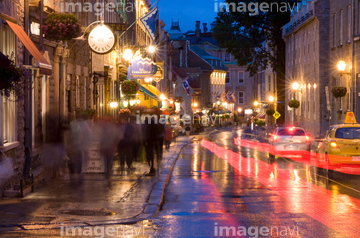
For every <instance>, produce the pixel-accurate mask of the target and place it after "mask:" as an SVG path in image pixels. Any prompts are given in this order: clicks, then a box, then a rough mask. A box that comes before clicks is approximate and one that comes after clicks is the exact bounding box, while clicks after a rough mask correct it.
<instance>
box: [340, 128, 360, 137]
mask: <svg viewBox="0 0 360 238" xmlns="http://www.w3.org/2000/svg"><path fill="white" fill-rule="evenodd" d="M335 138H341V139H350V140H354V139H360V128H359V127H345V128H338V129H337V130H336V132H335Z"/></svg>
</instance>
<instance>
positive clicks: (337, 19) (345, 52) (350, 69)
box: [328, 0, 360, 123]
mask: <svg viewBox="0 0 360 238" xmlns="http://www.w3.org/2000/svg"><path fill="white" fill-rule="evenodd" d="M359 8H360V2H359V1H350V0H345V1H340V0H330V12H329V22H330V29H329V33H328V34H329V62H328V63H329V68H328V69H329V75H328V77H329V90H331V89H332V88H333V87H346V88H347V93H346V95H345V97H342V98H337V99H335V98H334V97H333V96H332V94H331V92H330V103H331V115H332V120H331V122H332V123H341V122H342V121H343V120H344V118H345V113H346V111H353V112H355V117H356V119H357V120H358V121H359V120H360V101H359V100H360V98H359V91H360V87H359V74H358V73H359V67H360V61H359V59H360V50H359V48H358V45H359V44H358V43H359V42H360V37H359V35H360V15H359V14H360V12H359ZM340 61H343V63H344V64H345V65H344V66H345V69H344V71H343V73H342V74H341V73H340V71H339V70H338V68H337V64H338V63H339V62H340Z"/></svg>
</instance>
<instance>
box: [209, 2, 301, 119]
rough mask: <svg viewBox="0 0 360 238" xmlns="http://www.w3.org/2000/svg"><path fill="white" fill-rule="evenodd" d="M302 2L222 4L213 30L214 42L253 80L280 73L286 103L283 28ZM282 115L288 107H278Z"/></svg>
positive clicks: (278, 80)
mask: <svg viewBox="0 0 360 238" xmlns="http://www.w3.org/2000/svg"><path fill="white" fill-rule="evenodd" d="M298 2H299V1H298V0H273V1H266V0H244V1H240V0H226V1H225V5H222V6H221V4H219V5H220V6H221V7H220V10H219V13H218V15H217V17H216V25H215V27H214V29H213V31H214V34H213V36H214V38H215V39H216V40H218V42H219V44H220V45H221V46H222V47H223V48H226V49H227V52H228V53H230V54H232V55H233V56H234V57H235V59H236V60H237V63H238V65H240V66H247V71H249V72H250V75H251V76H253V75H255V74H256V73H257V72H258V71H261V70H265V69H266V68H267V67H268V66H269V65H270V66H271V68H272V69H273V71H274V72H276V86H277V88H276V91H277V99H278V101H285V42H284V40H283V38H282V30H281V27H283V26H284V25H285V24H286V23H288V22H289V21H290V12H291V10H293V9H294V8H295V6H297V4H298ZM264 6H267V8H264ZM264 42H266V44H267V46H266V45H265V44H264ZM278 111H279V112H280V113H281V114H283V113H284V112H285V104H284V103H282V104H279V105H278ZM282 120H283V118H281V119H280V120H279V122H282Z"/></svg>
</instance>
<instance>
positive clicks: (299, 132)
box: [276, 128, 306, 136]
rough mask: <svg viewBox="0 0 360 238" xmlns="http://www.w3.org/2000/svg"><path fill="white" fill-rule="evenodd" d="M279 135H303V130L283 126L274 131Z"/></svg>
mask: <svg viewBox="0 0 360 238" xmlns="http://www.w3.org/2000/svg"><path fill="white" fill-rule="evenodd" d="M276 134H277V135H279V136H305V135H306V134H305V131H304V130H302V129H293V128H284V129H279V130H278V131H277V132H276Z"/></svg>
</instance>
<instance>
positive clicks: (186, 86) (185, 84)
mask: <svg viewBox="0 0 360 238" xmlns="http://www.w3.org/2000/svg"><path fill="white" fill-rule="evenodd" d="M183 87H184V89H185V92H186V93H187V95H190V85H189V78H188V77H186V79H185V80H184V82H183Z"/></svg>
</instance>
